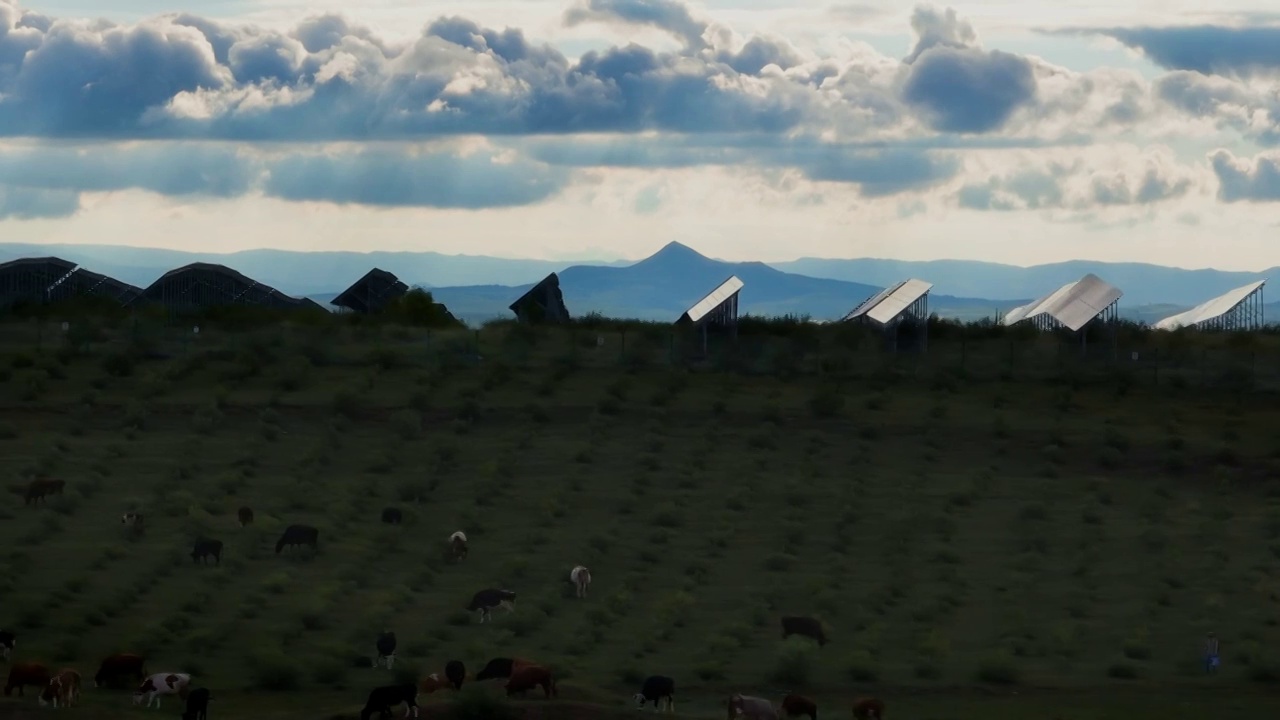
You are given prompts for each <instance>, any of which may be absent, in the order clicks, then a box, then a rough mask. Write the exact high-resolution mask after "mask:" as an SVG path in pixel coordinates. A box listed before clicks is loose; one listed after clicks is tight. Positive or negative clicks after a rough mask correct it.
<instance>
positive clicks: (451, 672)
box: [444, 660, 467, 690]
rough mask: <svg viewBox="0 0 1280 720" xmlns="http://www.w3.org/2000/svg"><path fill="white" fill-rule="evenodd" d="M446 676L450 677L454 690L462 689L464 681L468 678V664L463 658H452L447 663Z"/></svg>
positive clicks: (445, 667)
mask: <svg viewBox="0 0 1280 720" xmlns="http://www.w3.org/2000/svg"><path fill="white" fill-rule="evenodd" d="M444 676H445V677H446V678H448V679H449V682H450V683H451V684H452V685H453V689H454V690H461V689H462V681H463V680H466V679H467V666H466V665H463V664H462V661H461V660H450V661H449V662H447V663H445V666H444Z"/></svg>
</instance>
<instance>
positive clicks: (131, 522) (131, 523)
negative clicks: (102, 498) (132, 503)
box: [120, 512, 146, 537]
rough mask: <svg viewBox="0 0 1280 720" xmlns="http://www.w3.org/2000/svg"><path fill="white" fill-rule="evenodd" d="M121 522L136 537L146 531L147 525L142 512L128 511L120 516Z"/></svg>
mask: <svg viewBox="0 0 1280 720" xmlns="http://www.w3.org/2000/svg"><path fill="white" fill-rule="evenodd" d="M120 524H121V525H124V526H125V527H127V528H129V532H130V533H131V534H132V535H133V536H134V537H140V536H141V535H142V533H143V532H145V531H146V525H145V523H144V522H143V518H142V513H137V512H127V513H125V514H124V515H121V516H120Z"/></svg>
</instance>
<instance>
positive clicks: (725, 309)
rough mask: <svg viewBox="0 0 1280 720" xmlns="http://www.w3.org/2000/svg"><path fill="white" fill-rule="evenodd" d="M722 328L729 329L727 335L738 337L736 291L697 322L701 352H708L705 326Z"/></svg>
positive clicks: (704, 353)
mask: <svg viewBox="0 0 1280 720" xmlns="http://www.w3.org/2000/svg"><path fill="white" fill-rule="evenodd" d="M713 325H714V326H716V327H719V328H724V329H726V330H728V331H729V337H730V338H733V339H735V340H736V339H737V338H738V293H734V294H732V295H730V296H729V297H727V298H725V300H724V302H722V303H720V304H719V305H717V306H716V307H715V309H714V310H712V311H711V312H709V313H707V314H706V315H705V316H703V318H702V320H701V321H700V322H699V323H698V331H699V333H700V334H701V336H702V354H703V355H706V354H707V352H708V346H707V328H709V327H711V326H713Z"/></svg>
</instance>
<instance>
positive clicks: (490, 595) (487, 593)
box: [467, 588, 516, 622]
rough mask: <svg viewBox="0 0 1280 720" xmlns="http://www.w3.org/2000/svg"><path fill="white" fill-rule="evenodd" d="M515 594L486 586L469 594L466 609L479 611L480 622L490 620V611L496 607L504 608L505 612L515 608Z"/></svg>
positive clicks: (491, 617)
mask: <svg viewBox="0 0 1280 720" xmlns="http://www.w3.org/2000/svg"><path fill="white" fill-rule="evenodd" d="M515 602H516V594H515V593H513V592H511V591H510V590H499V589H497V588H486V589H484V590H481V591H480V592H478V593H476V594H475V595H472V596H471V602H470V603H468V604H467V611H468V612H473V611H476V610H479V611H480V622H484V621H485V620H492V619H493V616H492V614H491V613H492V611H493V609H494V608H496V607H501V608H506V610H507V612H511V611H513V610H515Z"/></svg>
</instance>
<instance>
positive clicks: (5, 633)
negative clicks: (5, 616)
mask: <svg viewBox="0 0 1280 720" xmlns="http://www.w3.org/2000/svg"><path fill="white" fill-rule="evenodd" d="M17 642H18V636H17V635H15V634H14V633H13V631H11V630H0V655H4V661H5V662H9V656H11V655H13V646H14V644H15V643H17Z"/></svg>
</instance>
